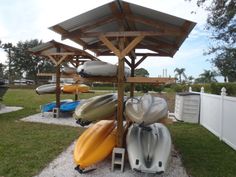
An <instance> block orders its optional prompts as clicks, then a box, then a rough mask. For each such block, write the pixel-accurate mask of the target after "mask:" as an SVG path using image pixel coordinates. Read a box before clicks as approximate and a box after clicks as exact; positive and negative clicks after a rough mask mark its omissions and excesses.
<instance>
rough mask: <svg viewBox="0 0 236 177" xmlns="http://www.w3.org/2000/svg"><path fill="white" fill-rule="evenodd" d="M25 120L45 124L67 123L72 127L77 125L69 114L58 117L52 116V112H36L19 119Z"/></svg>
mask: <svg viewBox="0 0 236 177" xmlns="http://www.w3.org/2000/svg"><path fill="white" fill-rule="evenodd" d="M21 120H22V121H25V122H39V123H45V124H57V125H67V126H72V127H79V125H78V124H77V123H76V121H75V119H74V118H73V117H72V116H71V115H64V116H62V117H60V118H53V117H52V113H49V112H45V113H38V114H34V115H31V116H28V117H25V118H23V119H21Z"/></svg>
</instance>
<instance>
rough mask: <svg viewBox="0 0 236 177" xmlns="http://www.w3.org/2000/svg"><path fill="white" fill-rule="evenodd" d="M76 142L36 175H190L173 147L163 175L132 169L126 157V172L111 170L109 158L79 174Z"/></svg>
mask: <svg viewBox="0 0 236 177" xmlns="http://www.w3.org/2000/svg"><path fill="white" fill-rule="evenodd" d="M74 144H75V142H74V143H72V144H71V145H70V146H69V147H68V149H67V150H66V151H64V152H63V153H61V154H60V155H59V156H58V157H57V158H56V159H55V160H53V161H52V162H51V163H50V164H49V165H48V166H47V167H46V168H45V169H43V171H42V172H41V173H40V174H39V175H37V176H35V177H48V176H51V177H80V176H81V177H92V176H96V177H127V176H128V177H143V176H150V177H154V176H156V177H188V175H187V174H186V171H185V169H184V168H183V166H182V163H181V160H180V157H179V155H178V153H177V152H176V151H175V150H174V149H173V150H172V154H171V160H170V165H169V168H168V169H167V171H166V172H165V173H164V174H162V175H154V174H144V173H138V172H134V171H132V170H131V169H130V166H129V163H128V160H127V159H126V164H125V170H124V173H122V172H120V171H119V170H118V169H117V170H115V171H114V172H111V170H110V169H111V158H110V157H109V158H107V159H106V160H104V161H103V162H101V163H99V164H97V165H95V166H93V167H91V168H96V170H95V171H92V172H89V173H86V174H79V173H78V172H77V171H76V170H74V167H75V164H74V163H73V148H74Z"/></svg>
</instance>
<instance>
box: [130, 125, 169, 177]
mask: <svg viewBox="0 0 236 177" xmlns="http://www.w3.org/2000/svg"><path fill="white" fill-rule="evenodd" d="M126 143H127V151H128V157H129V162H130V166H131V168H132V170H136V171H139V172H144V173H159V174H160V173H163V172H165V171H166V169H167V167H168V163H169V159H170V153H171V136H170V133H169V131H168V129H167V128H166V127H165V126H164V125H163V124H160V123H155V124H152V125H149V126H147V127H145V128H142V127H140V126H137V124H136V125H132V126H131V127H130V128H129V130H128V133H127V137H126Z"/></svg>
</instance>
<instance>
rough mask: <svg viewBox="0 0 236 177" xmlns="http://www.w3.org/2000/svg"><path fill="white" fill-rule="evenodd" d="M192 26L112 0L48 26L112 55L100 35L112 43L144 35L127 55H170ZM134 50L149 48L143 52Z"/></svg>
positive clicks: (75, 40) (170, 17) (153, 11)
mask: <svg viewBox="0 0 236 177" xmlns="http://www.w3.org/2000/svg"><path fill="white" fill-rule="evenodd" d="M194 26H195V23H194V22H191V21H189V20H185V19H182V18H178V17H175V16H171V15H168V14H165V13H162V12H158V11H155V10H152V9H149V8H145V7H142V6H138V5H135V4H132V3H128V2H125V1H121V0H115V1H112V2H110V3H108V4H105V5H103V6H100V7H98V8H95V9H93V10H90V11H88V12H86V13H84V14H81V15H78V16H76V17H74V18H71V19H68V20H66V21H64V22H61V23H59V24H57V25H54V26H52V27H50V28H49V29H51V30H53V31H55V32H57V33H59V34H61V36H62V39H70V40H72V41H74V42H76V43H78V44H80V45H82V46H83V48H84V49H89V50H91V51H93V52H95V53H96V54H97V56H99V55H101V56H109V55H115V54H114V50H113V52H111V50H110V49H109V48H107V46H106V45H104V40H102V39H101V36H103V37H106V38H108V39H109V41H111V43H112V44H113V45H114V46H118V41H119V39H118V38H124V40H125V42H126V43H127V44H129V43H130V42H131V41H132V40H133V39H135V37H137V36H143V37H144V38H142V39H141V42H140V41H139V42H137V45H136V46H135V48H134V49H133V50H132V52H131V53H129V56H131V57H136V56H144V55H145V56H169V57H173V56H174V54H175V53H176V51H177V50H178V49H179V47H180V46H181V44H182V43H183V41H184V40H185V39H186V37H187V36H188V34H189V33H190V31H191V30H192V29H193V27H194ZM136 49H148V50H150V51H149V53H147V52H145V53H142V52H140V50H139V51H138V50H136ZM127 55H128V54H127Z"/></svg>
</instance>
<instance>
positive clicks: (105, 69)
mask: <svg viewBox="0 0 236 177" xmlns="http://www.w3.org/2000/svg"><path fill="white" fill-rule="evenodd" d="M117 68H118V67H117V65H113V64H110V63H107V62H103V61H87V62H85V63H84V64H83V65H81V66H79V67H78V68H77V73H78V74H80V75H81V76H82V77H91V76H107V77H113V76H117ZM129 76H130V69H129V68H127V67H125V77H129Z"/></svg>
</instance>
